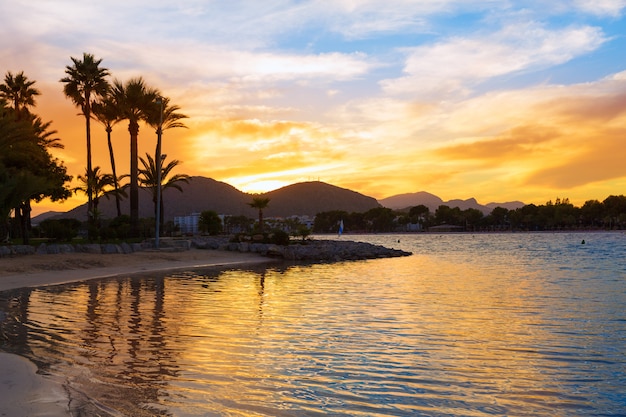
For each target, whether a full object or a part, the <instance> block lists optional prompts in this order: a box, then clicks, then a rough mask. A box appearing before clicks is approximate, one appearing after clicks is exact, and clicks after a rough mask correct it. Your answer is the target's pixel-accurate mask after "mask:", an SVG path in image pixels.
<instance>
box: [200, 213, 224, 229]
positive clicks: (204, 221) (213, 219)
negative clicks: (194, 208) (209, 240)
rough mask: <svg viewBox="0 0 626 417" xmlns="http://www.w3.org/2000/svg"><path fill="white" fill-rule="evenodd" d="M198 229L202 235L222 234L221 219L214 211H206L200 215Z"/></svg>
mask: <svg viewBox="0 0 626 417" xmlns="http://www.w3.org/2000/svg"><path fill="white" fill-rule="evenodd" d="M198 227H199V228H200V231H202V232H204V233H208V234H210V235H217V234H219V233H221V232H222V219H220V216H219V215H218V214H217V212H216V211H213V210H206V211H203V212H202V213H200V219H199V221H198Z"/></svg>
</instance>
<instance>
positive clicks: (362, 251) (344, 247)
mask: <svg viewBox="0 0 626 417" xmlns="http://www.w3.org/2000/svg"><path fill="white" fill-rule="evenodd" d="M191 245H192V246H193V247H196V248H200V249H219V250H228V251H234V252H253V253H258V254H260V255H263V256H268V257H275V258H283V259H286V260H293V261H320V262H338V261H352V260H362V259H377V258H396V257H400V256H410V255H411V252H405V251H402V250H399V249H391V248H387V247H384V246H380V245H373V244H370V243H365V242H353V241H348V240H308V241H305V242H297V243H296V242H292V243H291V244H289V245H277V244H273V243H256V242H225V241H223V240H222V241H220V240H219V239H218V238H204V239H203V238H197V239H193V240H192V242H191Z"/></svg>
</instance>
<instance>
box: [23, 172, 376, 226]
mask: <svg viewBox="0 0 626 417" xmlns="http://www.w3.org/2000/svg"><path fill="white" fill-rule="evenodd" d="M180 185H181V188H182V190H183V192H180V191H178V190H174V189H171V188H170V189H167V190H164V192H163V202H164V206H165V207H164V215H165V219H166V221H167V220H172V219H173V218H174V217H176V216H187V215H190V214H191V213H199V212H202V211H204V210H214V211H216V212H217V213H219V214H226V215H234V216H239V215H244V216H248V217H251V218H256V217H257V216H258V211H256V210H255V209H253V208H251V207H250V206H249V203H250V202H252V197H253V195H251V194H247V193H244V192H242V191H239V190H238V189H236V188H235V187H233V186H232V185H229V184H227V183H225V182H221V181H216V180H214V179H211V178H205V177H192V178H191V179H190V180H189V183H188V184H185V183H181V184H180ZM263 196H264V197H268V198H270V203H269V205H268V207H267V209H265V210H263V214H264V215H265V216H266V217H288V216H291V215H308V216H310V217H314V216H315V215H316V214H317V213H319V212H322V211H330V210H345V211H347V212H363V211H367V210H369V209H371V208H374V207H378V206H379V205H378V202H377V201H376V200H375V199H374V198H372V197H367V196H364V195H363V194H359V193H357V192H354V191H351V190H348V189H345V188H340V187H336V186H334V185H330V184H326V183H323V182H319V181H314V182H303V183H298V184H293V185H289V186H287V187H283V188H279V189H278V190H274V191H271V192H269V193H266V194H263ZM98 209H99V210H100V212H101V213H102V216H103V217H104V218H109V219H110V218H114V217H115V216H116V214H117V212H116V208H115V198H113V197H111V198H110V199H107V198H101V199H100V203H99V205H98ZM121 209H122V213H125V214H128V213H129V212H130V202H129V200H128V199H124V200H122V204H121ZM44 216H45V217H44ZM48 217H54V218H76V219H79V220H81V221H85V220H87V204H83V205H81V206H78V207H76V208H74V209H72V210H70V211H68V212H66V213H62V214H56V215H54V216H50V215H49V214H48V213H44V214H41V215H40V216H37V217H35V218H34V219H33V221H37V220H38V219H40V218H42V219H43V218H48ZM139 217H154V203H153V202H152V196H151V194H150V193H149V192H148V191H147V190H144V189H140V190H139Z"/></svg>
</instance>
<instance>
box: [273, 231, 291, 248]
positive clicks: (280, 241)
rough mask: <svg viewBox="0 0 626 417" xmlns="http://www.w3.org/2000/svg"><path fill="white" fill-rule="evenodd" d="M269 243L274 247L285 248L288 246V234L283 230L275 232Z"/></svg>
mask: <svg viewBox="0 0 626 417" xmlns="http://www.w3.org/2000/svg"><path fill="white" fill-rule="evenodd" d="M271 241H272V243H273V244H275V245H283V246H286V245H288V244H289V233H287V232H285V231H283V230H275V231H274V232H273V234H272V239H271Z"/></svg>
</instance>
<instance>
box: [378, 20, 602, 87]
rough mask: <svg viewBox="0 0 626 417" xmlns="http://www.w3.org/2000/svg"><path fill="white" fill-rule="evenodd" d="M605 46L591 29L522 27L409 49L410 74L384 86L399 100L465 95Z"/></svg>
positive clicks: (407, 69) (407, 70) (407, 65)
mask: <svg viewBox="0 0 626 417" xmlns="http://www.w3.org/2000/svg"><path fill="white" fill-rule="evenodd" d="M605 41H606V38H605V37H604V35H603V34H602V31H601V30H600V29H599V28H594V27H590V26H576V27H568V28H565V29H561V30H549V29H546V28H544V27H542V26H541V25H538V24H534V23H527V24H517V25H514V26H508V27H505V28H504V29H502V30H500V31H499V32H497V33H492V34H488V35H484V36H480V37H478V36H473V37H465V38H460V37H454V38H449V39H447V40H444V41H440V42H437V43H434V44H430V45H425V46H418V47H414V48H406V49H405V50H404V51H405V53H406V55H407V59H406V62H405V66H404V73H405V74H406V75H404V76H402V77H400V78H395V79H387V80H383V81H381V85H382V87H383V89H384V91H385V92H387V93H389V94H394V95H406V94H418V95H421V96H435V97H437V96H441V97H449V96H451V95H452V94H455V95H459V94H460V95H461V96H465V95H467V94H469V93H470V91H471V89H472V88H473V87H475V86H476V85H477V84H479V83H481V82H484V81H487V80H489V79H492V78H494V77H500V76H504V75H508V74H514V73H521V72H526V71H535V70H539V69H543V68H546V67H548V66H554V65H559V64H562V63H565V62H567V61H569V60H571V59H573V58H575V57H577V56H580V55H581V54H585V53H588V52H590V51H593V50H595V49H596V48H598V47H599V46H600V45H602V43H604V42H605Z"/></svg>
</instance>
